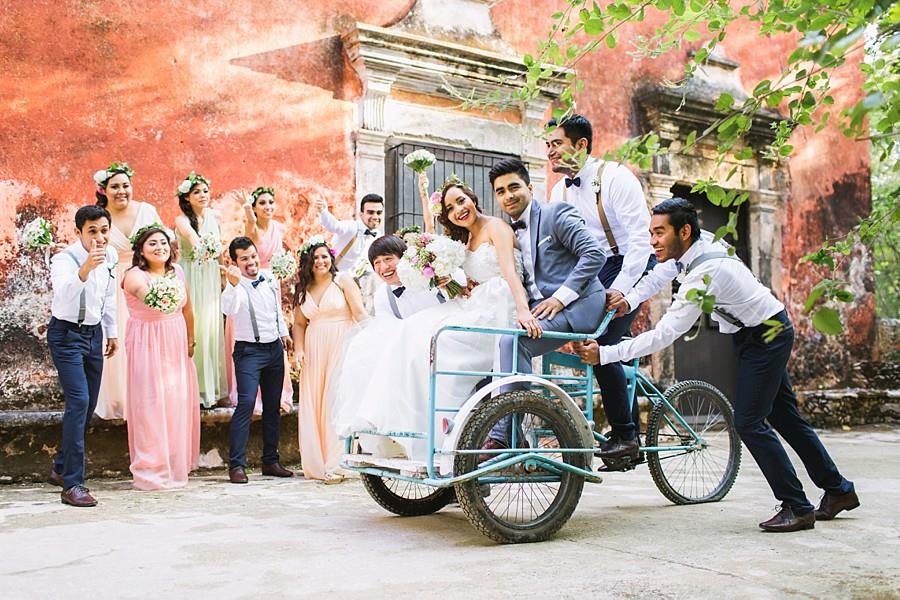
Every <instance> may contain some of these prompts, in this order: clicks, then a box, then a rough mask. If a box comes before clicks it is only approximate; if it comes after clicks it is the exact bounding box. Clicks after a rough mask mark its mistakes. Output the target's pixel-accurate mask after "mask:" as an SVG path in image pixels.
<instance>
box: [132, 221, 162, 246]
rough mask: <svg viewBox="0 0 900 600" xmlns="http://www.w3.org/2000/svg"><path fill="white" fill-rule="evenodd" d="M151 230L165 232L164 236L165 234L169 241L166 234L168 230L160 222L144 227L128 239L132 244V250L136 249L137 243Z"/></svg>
mask: <svg viewBox="0 0 900 600" xmlns="http://www.w3.org/2000/svg"><path fill="white" fill-rule="evenodd" d="M151 229H159V230H160V231H162V232H163V234H165V236H166V239H169V234H168V233H167V232H166V228H165V227H164V226H163V224H162V223H159V222H158V221H154V222H153V223H150V224H148V225H144V226H143V227H141V228H139V229H138V230H137V231H135V232H134V235H133V236H131V237H130V238H128V241H129V242H131V246H132V248H133V247H134V245H135V244H137V241H138V240H139V239H141V236H142V235H144V234H145V233H147V232H148V231H150V230H151Z"/></svg>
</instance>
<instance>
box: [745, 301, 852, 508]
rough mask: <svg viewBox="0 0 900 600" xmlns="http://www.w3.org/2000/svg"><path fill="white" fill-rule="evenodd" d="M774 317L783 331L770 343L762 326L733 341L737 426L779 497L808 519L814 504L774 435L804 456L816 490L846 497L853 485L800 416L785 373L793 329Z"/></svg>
mask: <svg viewBox="0 0 900 600" xmlns="http://www.w3.org/2000/svg"><path fill="white" fill-rule="evenodd" d="M771 318H772V319H776V320H778V321H781V323H783V324H784V326H785V327H784V329H783V330H782V332H781V333H780V334H778V336H777V337H776V338H775V339H774V340H773V341H772V342H770V343H768V344H767V343H766V342H764V341H763V339H762V336H763V334H764V333H765V331H766V330H767V329H768V328H769V326H768V325H764V324H763V325H758V326H756V327H748V328H744V329H741V330H740V331H738V332H737V333H735V334H734V336H733V342H734V349H735V352H736V353H737V359H738V381H737V395H736V397H735V402H734V421H735V427H736V429H737V432H738V434H739V435H740V437H741V441H743V442H744V445H745V446H747V449H748V450H749V451H750V454H751V455H753V459H754V460H755V461H756V464H757V465H759V468H760V470H761V471H762V473H763V476H764V477H765V478H766V481H767V482H768V483H769V487H770V488H772V492H773V493H774V494H775V497H776V498H777V499H778V500H780V501H781V503H782V505H786V506H788V507H790V508H791V509H792V510H793V511H794V512H795V513H796V514H805V513H807V512H809V511H811V510H812V509H813V505H812V504H810V502H809V500H808V499H807V497H806V494H805V493H804V492H803V486H802V485H801V483H800V480H799V479H798V478H797V472H796V471H795V470H794V465H793V464H791V460H790V458H789V457H788V455H787V452H786V451H785V449H784V446H782V445H781V442H780V441H779V440H778V436H776V435H775V432H776V431H777V432H778V434H780V435H781V437H782V438H784V440H785V441H786V442H787V443H788V444H789V445H790V446H791V448H793V449H794V451H795V452H796V453H797V456H799V457H800V460H801V461H802V462H803V466H804V467H805V468H806V472H807V473H808V474H809V477H810V479H812V480H813V483H815V484H816V486H818V487H820V488H822V489H823V490H825V491H826V492H828V493H830V494H844V493H847V492H849V491H851V490H853V483H852V482H850V481H848V480H847V479H844V477H843V476H842V475H841V474H840V472H839V471H838V469H837V467H836V466H835V464H834V461H833V460H832V459H831V456H829V454H828V451H827V450H826V449H825V446H823V445H822V441H821V440H820V439H819V436H818V435H816V432H815V431H814V430H813V428H812V427H811V426H810V424H809V423H807V422H806V420H805V419H804V418H803V417H802V416H800V412H799V410H798V408H797V397H796V396H795V395H794V390H793V389H792V388H791V379H790V376H789V375H788V372H787V362H788V359H789V358H790V355H791V348H792V347H793V345H794V328H793V327H792V326H791V321H790V319H789V318H788V316H787V313H786V312H785V311H781V312H780V313H778V314H777V315H775V316H774V317H771Z"/></svg>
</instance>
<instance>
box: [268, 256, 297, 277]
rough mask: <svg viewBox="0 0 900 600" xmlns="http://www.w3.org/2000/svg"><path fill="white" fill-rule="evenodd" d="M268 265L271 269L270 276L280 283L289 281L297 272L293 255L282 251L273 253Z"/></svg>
mask: <svg viewBox="0 0 900 600" xmlns="http://www.w3.org/2000/svg"><path fill="white" fill-rule="evenodd" d="M270 265H271V267H272V275H274V276H275V277H277V278H278V279H281V280H282V281H283V280H285V279H290V278H291V277H293V276H294V273H296V272H297V259H296V258H294V253H293V252H286V251H285V250H283V249H282V250H279V251H278V252H276V253H275V255H274V256H273V257H272V261H271V263H270Z"/></svg>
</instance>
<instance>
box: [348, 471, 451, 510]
mask: <svg viewBox="0 0 900 600" xmlns="http://www.w3.org/2000/svg"><path fill="white" fill-rule="evenodd" d="M362 483H363V487H364V488H366V491H367V492H369V495H370V496H372V498H373V499H374V500H375V502H377V503H378V504H380V505H381V506H382V507H384V508H385V509H387V510H389V511H390V512H392V513H394V514H395V515H400V516H401V517H421V516H423V515H430V514H432V513H436V512H437V511H439V510H441V509H442V508H444V507H445V506H447V504H449V503H450V501H451V500H453V488H452V487H446V488H434V492H433V493H431V494H429V495H428V496H425V497H424V498H405V497H403V496H400V495H398V494H395V493H394V492H392V491H391V490H390V489H389V488H388V486H387V484H385V481H384V478H382V477H380V476H378V475H370V474H369V473H362Z"/></svg>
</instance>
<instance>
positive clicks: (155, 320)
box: [122, 226, 200, 490]
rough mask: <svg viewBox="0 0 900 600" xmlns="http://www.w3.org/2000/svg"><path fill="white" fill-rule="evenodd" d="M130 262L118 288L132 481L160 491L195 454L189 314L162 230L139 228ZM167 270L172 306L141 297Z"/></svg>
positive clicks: (187, 468) (179, 477) (177, 480)
mask: <svg viewBox="0 0 900 600" xmlns="http://www.w3.org/2000/svg"><path fill="white" fill-rule="evenodd" d="M132 264H133V267H132V268H131V269H129V270H128V272H127V274H126V275H125V280H124V281H123V282H122V287H123V288H124V289H125V301H126V302H127V303H128V311H129V314H130V318H129V320H128V326H127V329H126V332H125V347H126V348H127V349H128V383H129V385H128V403H127V405H126V406H127V410H128V419H127V421H128V451H129V454H130V455H131V467H130V468H131V473H132V475H133V476H134V487H135V488H137V489H139V490H162V489H171V488H178V487H183V486H185V485H187V481H188V473H190V472H191V471H192V470H194V469H196V468H197V463H198V461H199V458H200V405H199V403H198V402H197V398H198V396H199V389H198V384H197V372H196V370H195V367H194V361H193V360H192V359H191V355H192V354H193V352H194V339H193V338H194V333H193V332H194V327H193V325H194V323H193V321H194V315H193V312H192V310H191V303H190V296H189V295H188V290H187V284H186V283H185V277H184V272H183V271H182V270H181V267H180V266H179V265H177V264H173V260H172V251H171V246H170V243H169V236H168V234H167V233H166V232H165V231H163V230H162V229H160V228H158V227H153V226H151V227H148V228H146V229H143V230H139V231H138V234H137V239H135V242H134V257H133V259H132ZM162 277H173V278H175V279H176V281H177V282H178V285H179V286H180V288H181V299H180V302H179V303H178V305H177V308H175V310H174V311H172V312H168V313H167V312H163V311H161V310H157V309H155V308H150V307H149V306H147V305H145V304H144V299H145V297H146V296H147V293H148V292H149V291H150V285H151V283H153V282H154V281H155V280H158V279H160V278H162Z"/></svg>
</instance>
